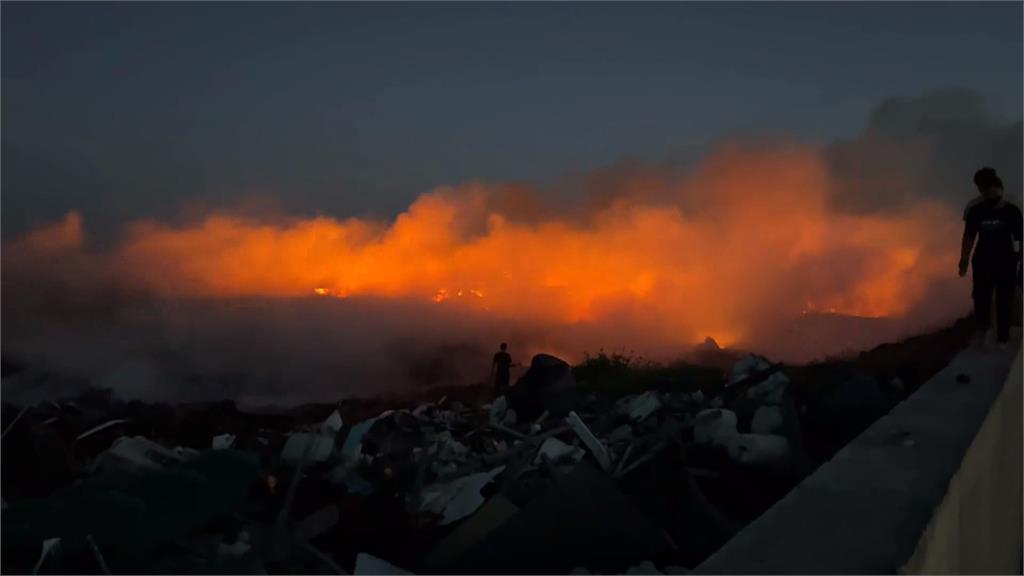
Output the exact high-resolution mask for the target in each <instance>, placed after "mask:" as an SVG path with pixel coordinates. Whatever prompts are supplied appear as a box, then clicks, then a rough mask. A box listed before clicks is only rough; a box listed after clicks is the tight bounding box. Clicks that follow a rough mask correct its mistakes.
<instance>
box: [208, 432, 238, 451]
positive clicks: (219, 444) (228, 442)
mask: <svg viewBox="0 0 1024 576" xmlns="http://www.w3.org/2000/svg"><path fill="white" fill-rule="evenodd" d="M234 445H235V435H234V434H221V435H219V436H214V437H213V440H212V441H211V442H210V447H211V448H213V449H214V450H226V449H228V448H231V447H232V446H234Z"/></svg>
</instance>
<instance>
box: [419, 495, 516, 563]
mask: <svg viewBox="0 0 1024 576" xmlns="http://www.w3.org/2000/svg"><path fill="white" fill-rule="evenodd" d="M517 513H519V507H518V506H516V505H515V504H513V503H512V502H510V501H509V500H508V498H505V497H504V496H502V495H501V494H498V495H496V496H494V497H492V498H491V499H490V500H488V501H487V502H486V503H484V505H483V506H481V507H480V509H479V510H477V511H476V512H475V513H474V514H473V515H472V516H470V517H469V518H467V519H466V520H465V521H464V522H462V523H461V524H459V526H458V528H456V529H455V530H454V531H453V532H452V533H451V534H449V535H448V536H447V537H445V539H444V540H442V541H441V542H439V543H438V544H437V546H436V547H434V549H433V550H432V551H431V552H430V554H429V555H428V556H427V559H426V561H425V564H426V565H427V566H428V567H432V568H438V567H443V566H446V565H448V564H450V563H452V562H453V561H455V560H456V559H458V558H459V557H461V556H462V555H463V554H464V553H465V552H466V551H467V550H469V549H470V548H472V547H473V546H475V545H476V544H477V543H479V542H480V541H481V540H483V539H484V538H486V537H487V535H488V534H490V533H491V532H493V531H494V530H495V529H496V528H498V527H499V526H501V525H502V524H504V523H505V521H506V520H508V519H509V518H511V517H513V516H515V515H516V514H517Z"/></svg>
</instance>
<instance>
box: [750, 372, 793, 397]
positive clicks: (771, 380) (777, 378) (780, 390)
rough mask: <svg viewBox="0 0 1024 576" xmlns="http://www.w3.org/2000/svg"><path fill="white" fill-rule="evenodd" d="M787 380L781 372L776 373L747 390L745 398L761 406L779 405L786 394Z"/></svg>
mask: <svg viewBox="0 0 1024 576" xmlns="http://www.w3.org/2000/svg"><path fill="white" fill-rule="evenodd" d="M788 385H789V378H786V375H785V374H783V373H782V372H776V373H774V374H772V375H771V376H769V377H768V378H767V379H765V381H764V382H760V383H758V384H756V385H754V386H751V387H750V389H748V390H747V398H748V399H749V400H755V401H757V402H761V403H763V404H779V403H780V402H782V398H783V396H784V395H785V393H786V386H788Z"/></svg>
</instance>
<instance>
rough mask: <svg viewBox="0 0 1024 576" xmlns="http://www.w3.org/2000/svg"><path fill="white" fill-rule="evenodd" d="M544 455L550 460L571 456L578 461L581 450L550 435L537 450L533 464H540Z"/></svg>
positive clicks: (556, 460)
mask: <svg viewBox="0 0 1024 576" xmlns="http://www.w3.org/2000/svg"><path fill="white" fill-rule="evenodd" d="M545 457H546V458H547V459H548V460H549V461H551V462H558V461H559V460H562V459H563V458H572V459H573V460H574V461H577V462H578V461H579V460H580V459H581V458H583V450H582V449H580V448H578V447H576V446H570V445H569V444H566V443H565V442H562V441H561V440H559V439H558V438H554V437H552V438H548V439H547V440H545V441H544V443H543V444H541V445H540V450H538V451H537V457H536V458H534V460H533V463H534V464H535V465H536V464H540V463H541V462H543V461H544V458H545Z"/></svg>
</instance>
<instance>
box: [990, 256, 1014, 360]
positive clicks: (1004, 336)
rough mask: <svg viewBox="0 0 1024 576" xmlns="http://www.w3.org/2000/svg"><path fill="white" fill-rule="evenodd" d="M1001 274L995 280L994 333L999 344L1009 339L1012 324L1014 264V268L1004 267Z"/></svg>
mask: <svg viewBox="0 0 1024 576" xmlns="http://www.w3.org/2000/svg"><path fill="white" fill-rule="evenodd" d="M1004 268H1005V270H1002V273H1000V274H999V275H998V277H997V278H996V290H995V292H996V333H997V336H998V341H999V342H1000V343H1002V342H1007V341H1009V339H1010V324H1011V323H1012V322H1013V297H1014V289H1015V288H1016V287H1015V282H1014V275H1015V273H1016V269H1015V268H1016V262H1014V267H1013V268H1011V267H1010V266H1009V265H1007V266H1005V267H1004Z"/></svg>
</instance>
